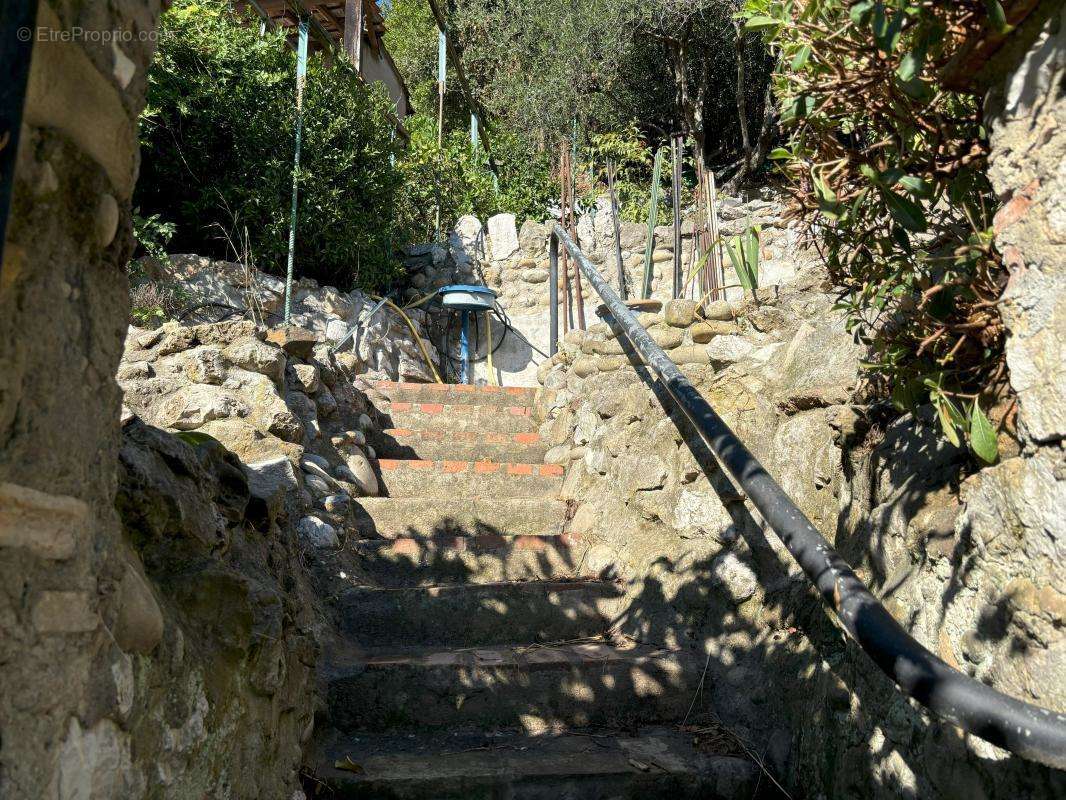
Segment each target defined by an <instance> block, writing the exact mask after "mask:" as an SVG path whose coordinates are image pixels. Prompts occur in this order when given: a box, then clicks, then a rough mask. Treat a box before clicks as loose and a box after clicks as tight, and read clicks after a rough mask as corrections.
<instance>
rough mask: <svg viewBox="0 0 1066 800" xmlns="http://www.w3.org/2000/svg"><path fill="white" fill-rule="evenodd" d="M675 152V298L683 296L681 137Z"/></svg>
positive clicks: (682, 151)
mask: <svg viewBox="0 0 1066 800" xmlns="http://www.w3.org/2000/svg"><path fill="white" fill-rule="evenodd" d="M672 144H673V150H674V173H673V185H672V187H671V189H672V192H673V198H672V201H673V204H674V297H680V296H681V157H682V156H683V155H684V152H685V151H684V148H683V146H682V144H681V137H680V136H675V137H674V140H673V143H672Z"/></svg>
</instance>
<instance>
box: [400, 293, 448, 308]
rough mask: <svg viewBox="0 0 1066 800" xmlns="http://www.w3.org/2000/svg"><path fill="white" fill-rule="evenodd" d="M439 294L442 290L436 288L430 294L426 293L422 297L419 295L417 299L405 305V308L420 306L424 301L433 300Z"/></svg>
mask: <svg viewBox="0 0 1066 800" xmlns="http://www.w3.org/2000/svg"><path fill="white" fill-rule="evenodd" d="M438 294H440V292H439V291H438V290H437V289H434V290H433V291H432V292H430V293H429V294H424V295H422V296H421V297H419V298H418V299H417V300H412V301H411V302H410V303H408V304H407V305H405V306H404V308H418V307H419V306H420V305H422V304H423V303H425V302H428V301H429V300H432V299H433V298H434V297H436V296H437V295H438Z"/></svg>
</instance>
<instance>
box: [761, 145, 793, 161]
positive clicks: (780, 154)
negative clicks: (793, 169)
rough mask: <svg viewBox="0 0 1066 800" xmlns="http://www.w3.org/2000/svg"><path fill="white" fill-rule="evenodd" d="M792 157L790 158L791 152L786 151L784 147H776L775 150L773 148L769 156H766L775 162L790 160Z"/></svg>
mask: <svg viewBox="0 0 1066 800" xmlns="http://www.w3.org/2000/svg"><path fill="white" fill-rule="evenodd" d="M792 157H793V156H792V152H791V151H790V150H786V149H785V148H784V147H776V148H774V149H773V150H771V151H770V154H769V155H768V156H767V158H771V159H774V160H775V161H783V160H788V159H791V158H792Z"/></svg>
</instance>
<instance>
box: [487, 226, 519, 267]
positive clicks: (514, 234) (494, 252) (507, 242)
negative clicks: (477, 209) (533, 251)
mask: <svg viewBox="0 0 1066 800" xmlns="http://www.w3.org/2000/svg"><path fill="white" fill-rule="evenodd" d="M486 227H487V228H488V243H489V255H490V257H491V259H492V260H493V261H507V260H508V259H511V258H514V257H515V255H516V254H517V253H518V229H517V228H516V227H515V216H514V214H496V215H494V216H492V217H489V221H488V223H487V226H486Z"/></svg>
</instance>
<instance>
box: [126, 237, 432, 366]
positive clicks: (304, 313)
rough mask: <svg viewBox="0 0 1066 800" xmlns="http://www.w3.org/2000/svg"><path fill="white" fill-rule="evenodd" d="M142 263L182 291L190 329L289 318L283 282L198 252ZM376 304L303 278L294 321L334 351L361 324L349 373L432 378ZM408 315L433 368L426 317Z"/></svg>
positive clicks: (410, 339)
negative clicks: (233, 319) (214, 322)
mask: <svg viewBox="0 0 1066 800" xmlns="http://www.w3.org/2000/svg"><path fill="white" fill-rule="evenodd" d="M142 264H143V266H144V272H145V274H146V276H147V278H149V279H150V280H152V281H155V282H158V283H160V284H162V285H163V286H166V287H170V288H171V289H173V290H176V291H178V292H179V293H180V295H181V296H182V298H183V299H184V303H185V305H186V311H185V312H184V314H183V316H182V318H183V319H185V320H186V324H187V325H188V324H192V323H194V322H195V321H197V320H198V319H202V318H210V319H218V318H220V317H222V316H224V315H225V314H226V313H231V312H235V313H237V314H239V315H243V316H245V317H248V318H251V319H253V320H254V321H257V322H260V323H262V324H265V325H267V326H277V325H280V324H281V323H282V322H283V320H284V305H285V282H284V281H283V280H282V279H280V278H277V277H275V276H273V275H270V274H268V273H265V272H262V271H260V270H257V269H255V268H254V267H247V266H245V265H243V264H239V263H234V262H229V261H217V260H212V259H210V258H205V257H203V256H198V255H194V254H178V255H172V256H169V258H168V260H167V261H166V263H162V264H161V263H158V262H156V261H154V260H152V259H144V260H143V261H142ZM377 302H378V301H377V300H376V299H374V298H372V297H370V296H368V295H367V294H365V293H364V292H361V291H359V290H358V289H356V290H353V291H350V292H343V291H341V290H339V289H337V288H336V287H333V286H319V285H318V283H316V282H315V281H314V280H311V279H310V278H301V279H298V280H297V281H295V282H294V284H293V298H292V314H291V317H290V320H289V321H290V323H291V324H293V325H295V326H297V327H300V328H303V329H304V330H307V331H310V332H311V333H312V334H314V336H315V338H316V340H317V341H320V342H324V343H327V344H330V345H334V346H336V345H338V344H340V342H341V341H342V340H345V336H346V334H347V333H348V332H349V331H350V330H351V329H352V327H353V326H354V325H355V324H356V322H357V321H359V322H361V325H360V327H359V329H358V331H357V332H356V333H355V335H354V336H353V337H352V338H350V339H348V340H347V341H346V342H345V344H344V345H343V347H340V348H339V349H340V350H342V351H343V352H345V353H351V354H354V355H355V356H356V358H357V360H356V362H355V363H354V364H353V365H352V369H354V370H355V371H356V372H358V373H360V374H363V373H365V374H366V375H367V376H368V377H371V378H381V379H385V380H405V381H431V380H433V373H432V370H431V369H430V367H429V366H428V365H427V364H426V359H425V357H424V356H423V354H422V351H421V348H420V347H419V345H418V343H417V342H416V341H415V338H414V335H412V333H411V330H410V328H408V327H407V324H406V323H405V322H404V321H403V319H402V318H401V317H400V316H399V315H398V314H397V313H396V312H395V311H394V310H392V309H390V308H388V307H383V308H380V309H379V310H378V311H377V312H376V313H375V314H374V315H373V316H372V317H371V316H370V312H371V311H372V310H373V308H374V307H375V306H376V305H377ZM406 313H407V316H408V317H409V318H410V320H411V323H412V325H414V328H415V331H417V333H418V335H419V337H420V338H421V339H422V340H423V341H422V344H423V346H424V347H425V348H426V352H427V353H428V354H429V357H430V358H431V359H432V360H433V361H434V363H436V361H437V360H438V359H439V356H438V354H437V351H436V349H435V348H434V346H433V343H432V340H430V339H429V338H428V337H427V330H426V321H427V320H426V314H425V312H424V311H423V310H421V309H418V308H412V309H409V310H408V311H407V312H406Z"/></svg>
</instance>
